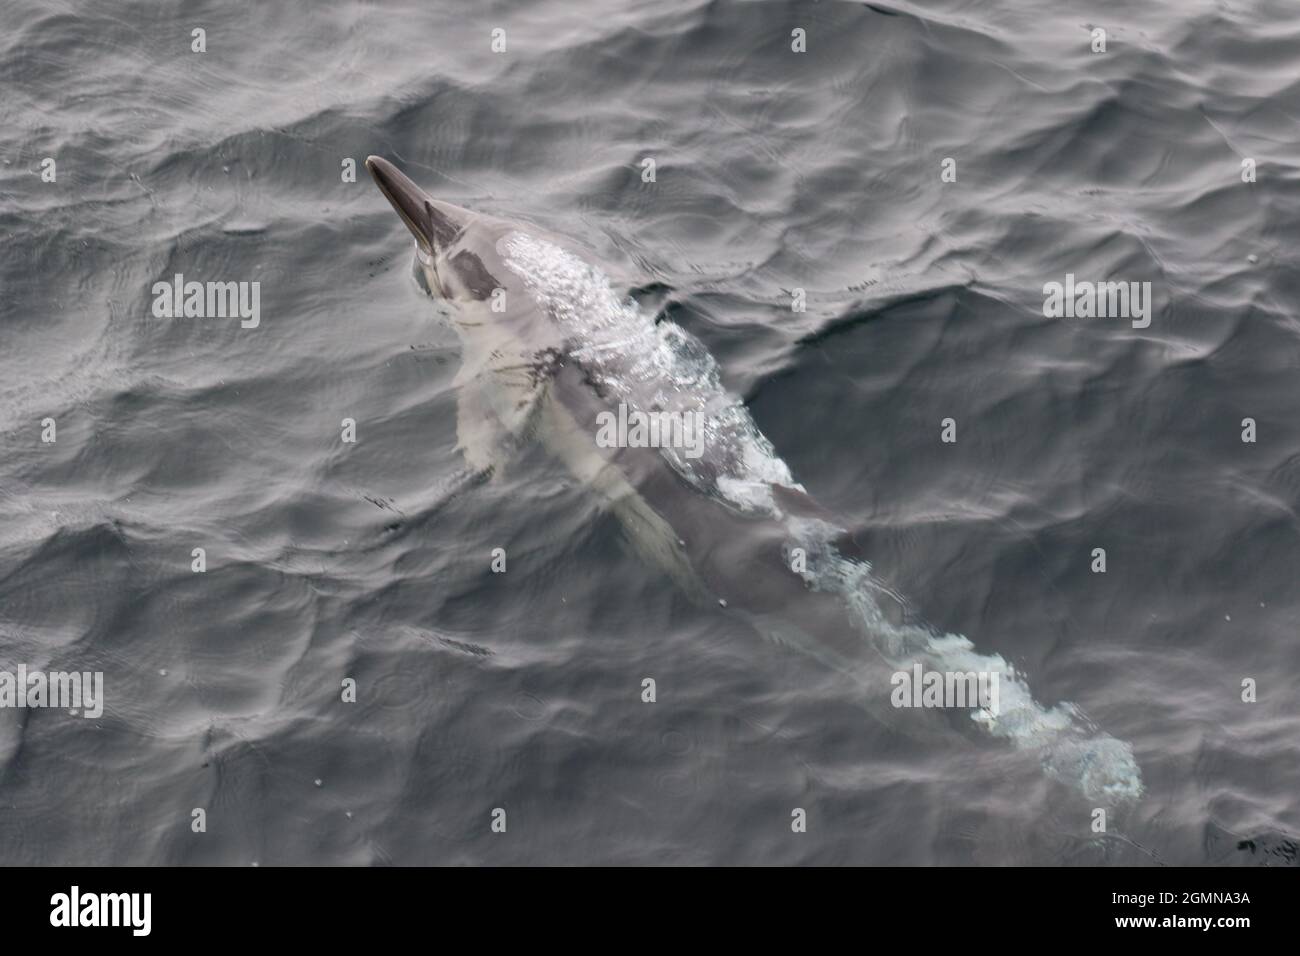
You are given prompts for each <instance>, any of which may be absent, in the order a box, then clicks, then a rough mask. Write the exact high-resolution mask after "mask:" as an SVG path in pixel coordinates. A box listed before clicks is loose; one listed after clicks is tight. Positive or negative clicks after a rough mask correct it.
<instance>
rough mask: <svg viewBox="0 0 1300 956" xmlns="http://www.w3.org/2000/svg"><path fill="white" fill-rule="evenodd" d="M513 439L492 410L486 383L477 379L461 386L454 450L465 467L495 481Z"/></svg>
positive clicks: (458, 395)
mask: <svg viewBox="0 0 1300 956" xmlns="http://www.w3.org/2000/svg"><path fill="white" fill-rule="evenodd" d="M513 438H514V436H513V435H512V434H511V433H510V431H509V429H507V428H506V427H505V426H504V425H503V424H502V423H501V421H500V419H499V418H498V417H497V415H496V413H495V411H494V410H493V407H492V402H491V395H490V393H489V390H488V386H487V385H486V383H484V382H483V381H482V380H481V379H479V378H472V379H469V380H468V381H465V382H462V383H461V386H460V388H459V390H458V391H457V393H456V447H457V449H458V450H459V451H460V453H461V454H462V455H463V456H464V458H465V462H466V464H468V465H469V467H470V468H471V469H473V470H474V471H475V472H476V473H479V474H488V475H490V476H491V477H492V478H493V480H498V479H499V478H500V477H501V472H502V469H503V467H504V465H505V463H506V460H507V459H508V458H509V457H510V455H511V452H512V451H513V448H514V441H513Z"/></svg>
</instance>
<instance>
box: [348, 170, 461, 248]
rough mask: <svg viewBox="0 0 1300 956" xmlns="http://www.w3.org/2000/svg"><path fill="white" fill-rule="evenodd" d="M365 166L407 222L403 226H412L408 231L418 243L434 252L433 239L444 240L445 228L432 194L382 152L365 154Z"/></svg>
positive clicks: (434, 241) (403, 220)
mask: <svg viewBox="0 0 1300 956" xmlns="http://www.w3.org/2000/svg"><path fill="white" fill-rule="evenodd" d="M366 169H368V170H370V175H371V176H373V177H374V180H375V185H377V186H378V187H379V191H380V192H382V193H383V194H384V195H385V196H386V197H387V198H388V201H389V202H390V203H392V204H393V208H394V209H396V210H397V214H398V215H399V216H401V217H402V222H404V223H406V228H407V229H409V230H411V235H413V236H415V241H416V242H418V243H419V244H420V248H421V249H423V250H425V251H426V252H435V251H436V249H437V246H436V245H435V243H436V242H437V241H443V242H445V241H446V236H444V235H442V233H444V232H445V231H446V228H445V217H443V216H441V215H440V214H439V213H438V212H437V209H436V205H437V204H436V202H435V200H434V199H433V197H431V196H430V195H429V194H428V193H426V192H425V191H424V190H423V189H421V188H420V187H419V186H417V185H415V183H414V182H413V181H412V180H411V177H409V176H407V175H406V173H404V172H402V171H401V170H400V169H398V168H397V167H396V166H394V165H393V164H392V163H390V162H389V161H388V160H386V159H384V158H383V157H381V156H370V157H367V159H366ZM453 235H454V232H453Z"/></svg>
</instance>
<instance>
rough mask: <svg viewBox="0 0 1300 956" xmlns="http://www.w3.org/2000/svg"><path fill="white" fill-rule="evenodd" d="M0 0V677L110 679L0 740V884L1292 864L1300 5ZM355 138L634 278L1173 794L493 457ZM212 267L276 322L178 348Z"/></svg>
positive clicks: (1005, 653) (881, 579) (875, 555)
mask: <svg viewBox="0 0 1300 956" xmlns="http://www.w3.org/2000/svg"><path fill="white" fill-rule="evenodd" d="M0 22H3V23H4V30H3V31H0V129H3V130H4V132H5V136H4V139H3V141H2V142H0V237H2V238H3V243H4V245H3V249H4V252H3V255H2V256H0V670H7V671H12V670H14V669H16V668H18V667H19V666H24V667H27V668H30V669H33V670H42V669H44V670H75V671H102V672H103V674H104V686H105V702H104V713H103V715H102V716H101V717H99V718H97V719H86V718H84V717H82V716H80V715H73V714H70V713H68V712H67V711H65V710H55V709H36V708H15V707H0V863H5V864H41V863H96V864H109V863H111V864H125V863H137V864H139V863H148V864H228V865H245V864H249V863H252V862H259V863H263V864H287V863H291V864H301V863H315V864H382V863H398V864H429V863H438V864H465V863H498V864H502V863H508V864H519V863H523V864H536V863H560V864H572V863H607V864H608V863H614V864H624V863H648V864H664V863H688V864H704V863H729V864H773V863H777V864H791V863H816V864H846V863H878V864H1027V863H1034V864H1097V863H1103V864H1115V865H1137V864H1150V863H1155V862H1159V863H1169V864H1202V863H1228V864H1241V865H1283V864H1295V863H1296V862H1297V854H1298V853H1300V845H1298V844H1297V834H1300V707H1298V704H1297V701H1298V699H1300V643H1298V642H1297V626H1298V624H1300V588H1297V583H1296V571H1297V561H1298V558H1300V518H1298V516H1297V509H1298V508H1300V421H1297V415H1296V409H1297V397H1296V374H1297V370H1298V369H1300V322H1297V319H1296V303H1297V301H1298V299H1300V273H1298V272H1297V268H1296V262H1295V254H1294V249H1295V248H1296V246H1297V240H1298V239H1300V226H1298V225H1297V222H1298V221H1300V218H1298V217H1300V9H1298V8H1296V7H1295V5H1294V4H1289V3H1284V2H1273V0H1257V2H1206V0H1158V2H1152V3H1146V4H1141V5H1134V4H1130V3H1122V2H1097V3H1083V4H1055V3H1047V2H1044V0H1005V2H997V3H970V2H942V0H939V2H925V3H911V2H904V0H882V2H879V3H869V4H866V3H836V2H829V0H826V2H820V3H778V2H698V0H692V2H676V0H657V2H654V3H640V2H629V0H619V2H613V3H590V2H582V0H539V2H530V3H526V4H524V3H492V2H488V3H476V4H461V3H452V2H437V3H407V4H402V3H359V2H352V3H325V4H310V3H302V2H286V3H262V4H255V3H188V2H181V3H167V4H162V3H131V2H121V0H110V2H104V3H94V4H91V3H71V2H69V3H61V2H34V0H20V2H12V0H5V2H3V3H0ZM196 29H202V30H203V31H204V41H205V45H206V49H205V51H204V52H195V51H194V50H192V44H194V42H195V40H194V36H193V31H194V30H196ZM1097 29H1102V30H1104V31H1105V38H1106V48H1105V51H1104V52H1100V51H1098V52H1094V49H1093V47H1094V45H1095V43H1096V39H1095V38H1096V34H1095V33H1094V31H1095V30H1097ZM495 30H501V31H504V34H503V37H504V42H505V49H504V50H503V51H501V52H495V51H494V49H493V41H494V35H493V31H495ZM793 31H803V32H802V37H803V39H804V41H805V42H806V52H795V51H794V50H793V49H792V43H794V42H795V37H794V36H793V35H792V34H793ZM372 153H374V154H379V155H381V156H384V157H386V158H388V159H390V160H392V161H393V162H394V163H396V164H398V165H399V166H400V167H401V168H402V169H403V170H404V171H405V172H406V173H408V174H409V175H411V176H412V177H413V178H414V179H415V180H416V181H418V182H419V183H420V184H421V185H422V186H424V187H425V188H426V189H428V190H429V191H430V192H431V193H433V194H434V195H436V196H438V197H439V198H442V199H445V200H448V201H450V202H455V203H457V204H460V205H464V206H467V207H469V208H472V209H476V210H479V211H482V212H486V213H490V214H493V215H499V216H507V217H511V218H514V219H517V220H519V221H521V222H523V223H531V224H536V225H537V226H539V227H544V228H545V229H547V230H549V231H552V232H554V233H558V234H561V235H565V236H570V237H573V238H574V239H575V240H576V241H578V242H580V243H582V244H583V245H584V246H586V247H588V248H591V249H594V250H597V251H598V252H599V253H600V254H601V257H602V258H603V259H604V260H605V261H607V262H609V263H612V264H613V268H614V269H615V270H616V272H617V274H616V275H615V276H614V277H613V278H614V279H615V280H616V282H620V283H624V284H625V285H626V286H627V287H635V288H636V290H637V292H638V298H639V300H640V308H641V309H643V310H645V311H646V312H648V313H650V314H652V315H653V316H655V317H657V318H658V319H659V320H660V321H661V322H669V321H670V322H673V323H676V324H677V325H679V326H681V327H682V328H683V329H685V330H686V331H687V332H689V333H690V334H691V335H693V336H694V337H696V338H698V339H699V340H700V341H701V342H702V343H703V344H704V345H705V346H707V349H708V351H709V352H710V353H711V354H712V356H713V357H714V358H715V359H716V361H717V366H718V369H719V370H720V374H721V385H722V386H723V387H725V389H726V390H727V391H729V392H730V393H731V394H732V395H735V396H737V397H739V398H740V399H742V400H743V402H744V404H745V407H746V408H747V409H748V412H749V414H750V415H751V416H752V418H753V421H754V422H755V423H756V425H757V426H758V427H759V428H760V429H761V430H762V433H763V434H764V435H766V437H767V438H768V439H770V441H771V444H772V447H773V448H774V449H775V452H776V454H778V455H779V456H780V459H781V461H783V462H784V463H785V465H786V466H788V468H789V471H790V473H791V474H792V475H793V476H794V478H795V479H797V480H798V481H799V482H800V483H802V485H803V486H804V487H805V488H806V489H807V490H808V492H809V493H810V494H811V495H813V496H814V497H815V498H816V499H817V500H818V501H819V502H820V503H821V505H823V506H824V507H825V508H826V509H827V510H828V511H830V512H833V513H834V514H835V515H837V516H838V520H839V521H840V522H841V523H842V525H843V527H844V528H846V529H848V530H849V531H851V533H852V538H853V540H854V541H855V543H856V546H857V547H858V548H859V549H860V550H861V552H862V553H863V554H864V555H866V557H867V558H868V559H869V561H870V563H871V566H872V573H873V575H874V579H875V580H876V581H877V582H878V584H879V587H880V588H881V590H882V593H889V594H896V595H899V596H901V598H902V602H901V605H900V606H901V607H902V608H903V610H902V611H901V612H899V613H901V614H903V615H904V617H905V618H906V620H907V621H909V622H912V623H913V625H914V626H917V627H926V628H932V629H933V630H934V632H935V633H936V634H945V633H947V634H953V635H963V636H965V637H966V638H967V639H968V640H969V641H970V642H971V645H972V647H973V648H974V649H975V650H976V651H978V653H980V654H982V655H998V656H1000V657H1001V658H1003V659H1004V660H1005V661H1006V662H1008V663H1009V664H1011V665H1013V666H1014V667H1015V669H1016V672H1017V673H1018V674H1019V675H1021V676H1022V677H1023V678H1024V680H1025V683H1026V684H1027V686H1028V687H1029V688H1030V689H1031V690H1032V693H1033V695H1034V697H1035V699H1036V700H1037V701H1038V702H1039V703H1040V704H1041V705H1042V706H1043V707H1044V708H1054V707H1057V706H1061V705H1064V704H1065V703H1066V702H1069V703H1070V704H1073V705H1075V706H1077V708H1078V712H1079V713H1080V714H1081V715H1085V716H1084V717H1082V718H1081V719H1083V720H1086V722H1087V723H1088V725H1089V726H1090V727H1093V728H1095V730H1096V731H1097V732H1098V733H1101V734H1105V735H1107V736H1108V737H1111V738H1114V739H1115V740H1116V741H1122V742H1124V743H1127V744H1128V745H1129V746H1130V747H1131V748H1132V755H1133V759H1134V760H1135V762H1136V765H1137V767H1138V768H1140V773H1141V782H1142V793H1141V796H1140V797H1138V798H1137V799H1135V800H1129V801H1120V802H1117V803H1115V804H1114V805H1111V804H1109V803H1106V802H1104V801H1103V802H1101V803H1099V802H1098V801H1097V800H1096V799H1089V798H1088V797H1087V796H1085V795H1084V794H1082V793H1081V792H1080V791H1079V788H1078V787H1072V786H1070V785H1069V783H1068V782H1063V781H1062V780H1061V779H1059V775H1053V774H1052V773H1049V772H1046V771H1045V768H1044V761H1043V759H1042V756H1041V754H1038V753H1036V752H1034V751H1033V750H1032V749H1025V748H1020V747H1017V746H1013V745H1011V744H1010V743H1008V741H1007V740H1006V739H1002V738H998V737H996V736H993V735H987V734H983V735H982V734H981V733H979V732H978V731H977V730H972V729H970V728H962V727H959V726H957V725H958V724H959V723H961V721H960V720H959V719H957V718H954V720H953V721H951V723H952V725H953V726H952V727H948V728H943V729H942V732H934V731H933V728H930V729H926V730H921V731H918V732H913V727H912V718H911V717H909V716H904V715H899V716H898V718H897V719H894V720H880V719H878V715H877V714H875V713H873V712H872V711H871V710H870V709H869V708H868V707H864V701H863V700H862V699H861V697H862V693H861V688H860V687H858V686H855V685H854V684H852V683H851V682H845V681H844V680H842V679H841V675H838V674H837V673H835V672H834V671H833V670H831V669H828V668H827V667H825V666H824V665H823V664H822V663H821V662H820V661H818V660H816V659H814V658H811V657H809V656H807V655H804V654H801V653H799V652H798V651H797V650H795V649H792V648H790V647H788V646H783V645H781V644H779V643H774V642H773V641H771V640H768V639H767V637H766V636H764V635H762V634H760V633H758V632H757V631H756V630H755V629H754V628H753V627H751V626H749V625H748V624H747V623H746V621H745V620H744V619H743V618H742V617H740V616H739V615H738V614H736V613H734V612H735V610H736V609H734V608H724V607H721V606H717V607H708V606H700V605H699V604H697V603H693V602H691V601H690V600H688V599H687V598H686V597H684V596H683V595H682V594H681V593H680V591H679V589H678V588H676V587H675V586H674V584H673V583H672V582H671V581H670V580H669V579H668V578H666V577H665V576H663V575H662V574H661V573H659V572H657V571H655V570H654V569H653V568H649V567H647V565H646V564H645V563H644V562H643V561H642V560H640V558H639V557H638V555H637V554H635V553H634V552H633V550H631V549H629V548H628V547H627V546H626V544H625V541H624V538H623V535H622V534H621V533H620V529H619V527H618V524H617V522H616V521H615V520H614V519H613V518H612V517H611V516H610V515H609V514H608V513H606V511H605V510H604V509H603V508H602V507H601V505H600V502H599V501H596V500H593V498H592V496H591V495H590V494H589V493H588V492H586V491H585V490H584V489H583V488H582V487H580V486H579V485H578V484H577V483H576V482H574V481H573V480H572V479H571V478H570V477H569V476H568V475H567V474H566V473H565V471H564V469H563V468H561V467H559V466H558V465H557V464H556V463H555V462H553V461H551V460H550V459H549V458H548V457H547V456H546V455H545V454H544V453H543V452H542V451H541V450H540V449H538V448H533V447H529V448H524V449H521V451H520V454H519V456H518V460H517V461H515V462H513V463H512V465H511V467H510V468H508V469H506V470H505V471H504V472H503V473H502V474H499V475H496V476H494V477H493V478H492V479H491V480H476V479H474V478H472V477H469V476H468V471H467V468H466V465H465V461H464V458H463V455H462V454H461V452H460V450H459V449H458V448H457V432H456V414H457V412H456V409H457V398H458V395H457V391H458V389H457V387H456V386H455V385H454V384H453V379H454V377H455V375H456V372H457V369H458V368H459V366H460V357H461V355H460V345H459V341H458V338H457V336H456V334H455V332H454V331H453V329H452V327H451V325H450V324H449V322H448V320H447V315H446V310H445V308H439V307H437V306H435V305H434V304H433V303H431V302H430V301H429V300H428V299H427V298H425V297H424V296H423V295H422V294H421V293H420V291H419V289H418V288H417V286H416V284H415V283H414V282H413V281H412V279H411V274H410V259H411V241H410V237H409V234H408V233H407V231H406V229H405V228H403V226H402V224H401V222H400V221H399V220H398V219H397V217H396V216H394V214H393V212H392V209H391V208H390V207H389V206H388V204H387V203H386V202H385V201H384V199H383V197H382V196H381V195H380V193H379V192H378V191H377V190H376V189H375V188H374V186H373V185H372V184H371V183H370V182H369V179H368V177H367V175H366V172H365V170H364V168H362V164H363V161H364V159H365V157H366V156H367V155H369V154H372ZM47 158H50V159H53V160H54V162H55V165H54V178H53V181H46V177H43V173H45V172H46V171H47V169H48V167H47V165H46V164H45V163H44V160H46V159H47ZM647 158H650V159H653V160H654V161H655V176H654V181H653V182H646V181H645V180H644V178H643V173H644V170H645V167H644V165H643V161H644V160H645V159H647ZM349 159H350V160H352V161H354V163H355V165H356V167H357V175H356V177H355V180H356V181H355V182H352V181H346V177H345V176H344V175H343V174H344V171H345V161H346V160H349ZM945 160H952V161H953V162H952V163H951V164H945ZM1248 160H1249V161H1253V162H1246V161H1248ZM945 169H949V170H953V171H955V181H945V177H944V175H943V174H944V171H945ZM1251 170H1253V177H1252V175H1251V173H1250V171H1251ZM1244 172H1245V173H1246V174H1247V175H1246V178H1247V179H1251V178H1253V181H1244V180H1243V173H1244ZM952 178H953V177H952V176H949V177H947V179H952ZM176 274H182V275H184V277H185V278H186V279H187V280H198V281H209V280H211V281H223V282H226V281H229V282H249V283H251V282H258V283H260V286H259V288H260V315H259V322H258V324H257V326H256V327H255V328H245V327H242V325H241V322H240V320H239V319H238V318H229V317H228V318H184V317H182V318H165V317H158V316H156V315H155V311H154V302H155V295H154V292H153V288H154V284H155V283H157V282H170V281H171V280H172V278H173V276H175V275H176ZM1067 275H1072V276H1074V277H1076V278H1077V279H1078V280H1079V281H1085V280H1089V281H1123V282H1138V283H1142V282H1149V283H1150V284H1151V290H1152V296H1153V308H1152V310H1151V315H1150V324H1149V325H1148V326H1146V327H1135V324H1134V323H1133V322H1131V321H1129V320H1127V319H1121V318H1056V317H1047V316H1046V315H1045V314H1044V285H1045V284H1046V283H1050V282H1062V283H1064V282H1065V281H1066V276H1067ZM799 290H802V294H803V297H804V299H805V301H806V309H805V310H804V311H793V310H792V308H791V304H792V300H793V298H794V296H795V295H796V294H797V292H798V291H799ZM344 419H351V420H352V421H354V422H355V427H356V435H357V440H356V442H355V443H348V442H344V441H342V439H341V431H342V427H343V426H342V422H343V420H344ZM945 419H952V420H953V422H954V424H955V429H956V439H957V440H956V441H955V442H944V441H942V440H941V430H942V427H943V426H942V423H943V422H944V420H945ZM1245 419H1250V420H1251V422H1252V423H1253V426H1249V427H1253V431H1254V435H1253V437H1254V438H1255V440H1254V441H1250V442H1247V441H1243V432H1244V431H1246V430H1247V428H1248V426H1247V425H1246V424H1244V420H1245ZM47 420H52V422H53V423H54V427H55V434H56V440H55V441H53V442H49V441H44V440H43V437H44V436H45V435H46V433H47V432H48V425H47V424H46V421H47ZM196 548H202V549H203V550H204V555H205V560H206V570H205V571H204V572H203V573H195V571H193V570H192V562H193V561H194V560H195V559H194V557H193V552H194V549H196ZM495 548H501V549H504V550H505V553H506V554H507V555H508V570H507V572H506V573H505V574H495V573H493V571H492V569H491V566H490V562H491V556H492V552H493V549H495ZM1096 549H1104V552H1105V561H1106V569H1105V572H1104V573H1097V572H1095V571H1094V570H1093V568H1094V566H1095V561H1096V557H1095V550H1096ZM846 626H847V625H846ZM646 678H653V679H654V680H655V681H656V688H657V700H656V702H655V703H653V704H647V703H644V702H643V701H642V681H643V680H644V679H646ZM346 681H353V682H355V688H356V701H355V702H346V701H344V700H343V699H342V697H343V686H344V683H345V682H346ZM1244 681H1246V682H1251V683H1253V686H1254V688H1255V700H1254V701H1253V702H1248V701H1245V700H1243V682H1244ZM889 690H890V688H889V687H888V686H882V687H881V688H880V692H879V694H880V698H881V699H882V700H884V699H886V698H887V696H888V693H889ZM916 723H918V724H920V723H922V722H920V721H917V722H916ZM926 726H928V725H926ZM1099 806H1101V807H1104V808H1105V809H1106V810H1107V812H1108V818H1107V832H1106V833H1105V834H1098V833H1095V832H1093V829H1092V826H1091V825H1092V823H1093V820H1094V810H1095V809H1096V808H1097V807H1099ZM495 808H502V809H504V810H505V811H506V814H507V817H508V829H507V832H506V833H504V834H501V833H493V832H492V830H491V827H490V824H491V822H492V813H493V810H494V809H495ZM795 808H802V809H803V810H804V811H805V812H806V815H807V820H808V826H807V832H804V833H795V832H792V828H791V813H792V810H794V809H795ZM195 809H202V810H203V811H204V814H205V823H206V832H202V833H196V832H195V831H194V829H193V820H194V817H193V814H194V810H195Z"/></svg>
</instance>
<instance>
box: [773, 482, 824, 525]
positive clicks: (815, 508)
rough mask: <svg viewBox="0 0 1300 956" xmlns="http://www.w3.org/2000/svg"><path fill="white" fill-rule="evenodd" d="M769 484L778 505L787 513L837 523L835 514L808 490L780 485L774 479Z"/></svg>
mask: <svg viewBox="0 0 1300 956" xmlns="http://www.w3.org/2000/svg"><path fill="white" fill-rule="evenodd" d="M768 486H769V487H770V488H771V489H772V498H773V500H775V501H776V503H777V506H778V507H779V508H780V509H781V510H782V511H784V512H786V513H787V514H792V515H795V516H796V517H799V518H816V519H817V520H819V521H825V522H826V523H827V524H832V525H834V524H835V523H836V522H835V516H834V515H833V514H831V513H830V512H829V511H827V510H826V509H825V508H823V507H822V506H821V505H819V504H818V503H817V502H816V501H814V500H813V499H812V496H811V495H809V494H808V492H806V491H801V490H800V489H798V488H791V487H790V486H789V485H780V484H777V483H776V482H774V481H773V482H769V483H768Z"/></svg>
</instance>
